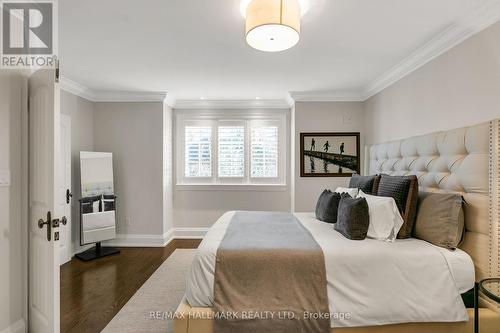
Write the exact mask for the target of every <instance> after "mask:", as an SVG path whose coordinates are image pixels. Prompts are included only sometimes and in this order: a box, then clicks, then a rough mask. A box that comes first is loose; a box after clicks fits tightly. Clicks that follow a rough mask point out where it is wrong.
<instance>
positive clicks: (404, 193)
mask: <svg viewBox="0 0 500 333" xmlns="http://www.w3.org/2000/svg"><path fill="white" fill-rule="evenodd" d="M377 195H378V196H381V197H391V198H394V201H396V205H397V206H398V209H399V212H400V213H401V217H402V218H403V221H404V223H403V226H402V227H401V229H399V232H398V238H409V237H411V235H412V233H413V226H414V224H415V219H416V217H417V204H418V179H417V177H416V176H389V175H382V176H381V178H380V182H379V185H378V191H377Z"/></svg>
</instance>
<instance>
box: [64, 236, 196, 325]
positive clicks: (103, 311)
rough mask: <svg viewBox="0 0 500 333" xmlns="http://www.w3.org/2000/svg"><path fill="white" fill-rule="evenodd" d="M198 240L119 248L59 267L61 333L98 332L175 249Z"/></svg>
mask: <svg viewBox="0 0 500 333" xmlns="http://www.w3.org/2000/svg"><path fill="white" fill-rule="evenodd" d="M200 241H201V240H196V239H176V240H173V241H172V242H170V243H169V244H168V245H167V246H166V247H164V248H120V250H121V253H120V254H119V255H114V256H110V257H105V258H101V259H97V260H94V261H89V262H83V261H81V260H79V259H76V258H73V259H72V260H71V261H70V262H68V263H66V264H64V265H63V266H61V273H60V276H61V332H63V333H65V332H88V333H94V332H95V333H97V332H100V331H101V330H102V329H103V328H104V327H105V326H106V325H107V324H108V323H109V322H110V321H111V319H112V318H113V317H114V316H115V315H116V314H117V313H118V311H119V310H120V309H121V308H122V307H123V306H124V305H125V303H127V301H128V300H129V299H130V298H131V297H132V295H134V293H135V292H136V291H137V290H138V289H139V288H140V287H141V286H142V285H143V284H144V282H146V280H147V279H148V278H149V277H150V276H151V275H152V274H153V273H154V271H156V269H157V268H158V267H159V266H160V265H161V264H162V263H163V262H164V261H165V260H166V259H167V258H168V257H169V256H170V255H171V254H172V252H174V250H175V249H191V248H197V247H198V245H199V244H200Z"/></svg>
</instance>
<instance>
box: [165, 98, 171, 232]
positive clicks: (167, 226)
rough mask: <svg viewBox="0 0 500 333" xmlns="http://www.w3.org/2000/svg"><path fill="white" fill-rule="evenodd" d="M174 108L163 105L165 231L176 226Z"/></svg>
mask: <svg viewBox="0 0 500 333" xmlns="http://www.w3.org/2000/svg"><path fill="white" fill-rule="evenodd" d="M173 113H174V112H173V110H172V109H171V108H170V107H169V106H168V105H167V104H166V103H165V104H164V105H163V232H164V233H165V232H167V231H169V230H171V229H172V228H173V227H174V221H173V219H174V190H173V162H174V161H173V158H174V156H173V149H172V148H173V144H174V143H173V142H174V141H173V129H174V127H173V126H174V119H173V117H174V115H173Z"/></svg>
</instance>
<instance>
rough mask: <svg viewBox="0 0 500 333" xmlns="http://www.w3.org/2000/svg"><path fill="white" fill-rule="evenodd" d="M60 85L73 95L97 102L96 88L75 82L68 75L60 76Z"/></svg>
mask: <svg viewBox="0 0 500 333" xmlns="http://www.w3.org/2000/svg"><path fill="white" fill-rule="evenodd" d="M59 85H60V86H61V89H62V90H65V91H67V92H69V93H72V94H73V95H76V96H79V97H81V98H84V99H87V100H89V101H92V102H95V98H96V97H95V92H94V90H92V89H90V88H88V87H86V86H84V85H83V84H80V83H78V82H75V81H73V80H71V79H69V78H67V77H64V76H61V77H60V78H59Z"/></svg>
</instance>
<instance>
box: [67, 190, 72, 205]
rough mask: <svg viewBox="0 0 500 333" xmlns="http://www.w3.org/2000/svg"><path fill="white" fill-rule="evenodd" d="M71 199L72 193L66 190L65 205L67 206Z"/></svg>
mask: <svg viewBox="0 0 500 333" xmlns="http://www.w3.org/2000/svg"><path fill="white" fill-rule="evenodd" d="M72 197H73V193H71V191H70V190H69V189H67V190H66V203H67V204H69V202H70V200H71V198H72Z"/></svg>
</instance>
